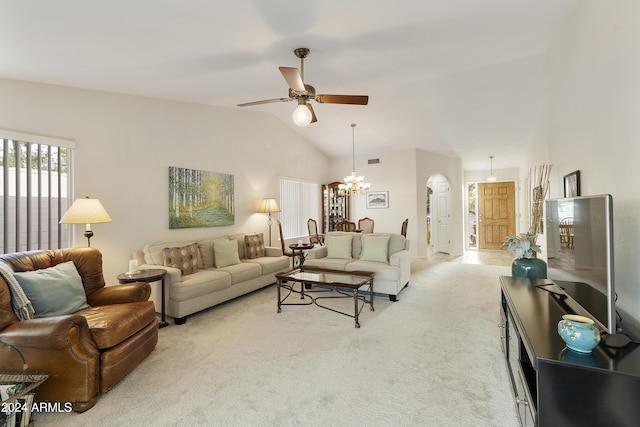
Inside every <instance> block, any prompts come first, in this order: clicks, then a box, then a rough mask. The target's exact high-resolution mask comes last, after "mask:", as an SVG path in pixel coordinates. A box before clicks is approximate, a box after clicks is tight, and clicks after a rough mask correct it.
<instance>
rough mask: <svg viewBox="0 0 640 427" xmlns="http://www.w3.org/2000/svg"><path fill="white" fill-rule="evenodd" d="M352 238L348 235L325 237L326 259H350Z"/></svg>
mask: <svg viewBox="0 0 640 427" xmlns="http://www.w3.org/2000/svg"><path fill="white" fill-rule="evenodd" d="M352 238H353V236H352V235H350V234H344V235H338V236H336V235H332V234H329V235H328V236H327V242H326V245H327V258H342V259H349V258H351V240H352Z"/></svg>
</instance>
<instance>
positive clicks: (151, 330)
mask: <svg viewBox="0 0 640 427" xmlns="http://www.w3.org/2000/svg"><path fill="white" fill-rule="evenodd" d="M0 260H1V261H0V262H2V261H4V262H5V263H6V264H7V265H8V266H9V267H10V268H11V269H12V270H13V271H15V272H19V271H34V270H39V269H43V268H48V267H52V266H54V265H57V264H60V263H63V262H67V261H73V262H74V264H75V266H76V268H77V270H78V273H79V274H80V277H81V278H82V284H83V286H84V290H85V294H86V295H87V302H88V304H89V305H90V307H89V308H86V309H84V310H80V311H78V312H76V313H74V314H70V315H65V316H55V317H45V318H35V319H31V320H23V321H20V320H18V318H17V316H16V315H15V313H14V311H13V309H12V307H11V293H10V291H9V287H8V285H7V283H6V282H5V280H4V279H3V278H2V277H1V276H0V340H2V341H5V342H6V343H9V344H11V345H14V346H15V347H17V348H18V349H19V350H20V352H21V353H22V354H23V355H24V358H25V360H26V362H27V364H28V365H29V368H30V370H31V371H34V372H44V373H46V374H49V378H48V379H47V380H46V381H45V382H44V383H43V384H42V385H41V386H40V387H39V389H38V394H37V399H38V400H42V401H49V402H72V403H73V409H74V411H76V412H84V411H86V410H88V409H90V408H91V407H93V405H95V403H96V399H97V394H98V392H99V393H105V392H107V391H108V390H109V389H111V388H112V387H113V386H114V385H115V384H116V383H118V381H120V380H121V379H122V378H124V377H125V376H126V375H127V374H128V373H129V372H131V371H132V370H133V369H134V368H135V367H136V366H137V365H138V364H139V363H140V362H141V361H142V360H143V359H144V358H145V357H147V356H148V355H149V353H151V351H153V349H154V348H155V346H156V344H157V342H158V320H157V318H156V313H155V307H154V304H153V302H152V301H148V299H149V296H150V295H151V288H150V286H149V284H148V283H143V282H136V283H129V284H125V285H118V286H105V281H104V277H103V274H102V254H101V253H100V251H98V250H97V249H95V248H90V247H85V248H73V249H62V250H38V251H30V252H20V253H13V254H5V255H0ZM0 371H22V361H21V360H20V358H19V357H18V356H17V355H16V353H15V352H13V351H12V350H11V349H10V348H9V347H6V346H0Z"/></svg>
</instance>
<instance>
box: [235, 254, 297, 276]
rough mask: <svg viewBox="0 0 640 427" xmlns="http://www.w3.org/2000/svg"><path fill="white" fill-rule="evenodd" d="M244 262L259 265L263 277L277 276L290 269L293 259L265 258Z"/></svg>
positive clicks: (280, 257) (283, 257) (284, 257)
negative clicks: (266, 275) (267, 275)
mask: <svg viewBox="0 0 640 427" xmlns="http://www.w3.org/2000/svg"><path fill="white" fill-rule="evenodd" d="M242 262H246V263H253V264H259V265H260V267H261V269H262V275H263V276H264V275H265V274H276V273H280V272H281V271H285V270H287V269H289V267H290V266H291V258H289V257H288V256H284V255H281V256H264V257H261V258H255V259H248V260H245V261H242Z"/></svg>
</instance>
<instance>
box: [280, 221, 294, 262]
mask: <svg viewBox="0 0 640 427" xmlns="http://www.w3.org/2000/svg"><path fill="white" fill-rule="evenodd" d="M276 222H277V223H278V232H279V233H280V245H281V246H282V255H286V256H288V257H289V258H293V251H292V250H291V249H289V248H288V247H287V246H286V245H285V244H284V237H283V236H282V224H281V223H280V220H279V219H277V220H276Z"/></svg>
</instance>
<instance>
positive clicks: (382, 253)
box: [360, 234, 389, 264]
mask: <svg viewBox="0 0 640 427" xmlns="http://www.w3.org/2000/svg"><path fill="white" fill-rule="evenodd" d="M360 259H361V260H362V261H375V262H384V263H387V264H388V263H389V236H388V235H387V236H379V235H374V234H363V235H362V256H361V257H360Z"/></svg>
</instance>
